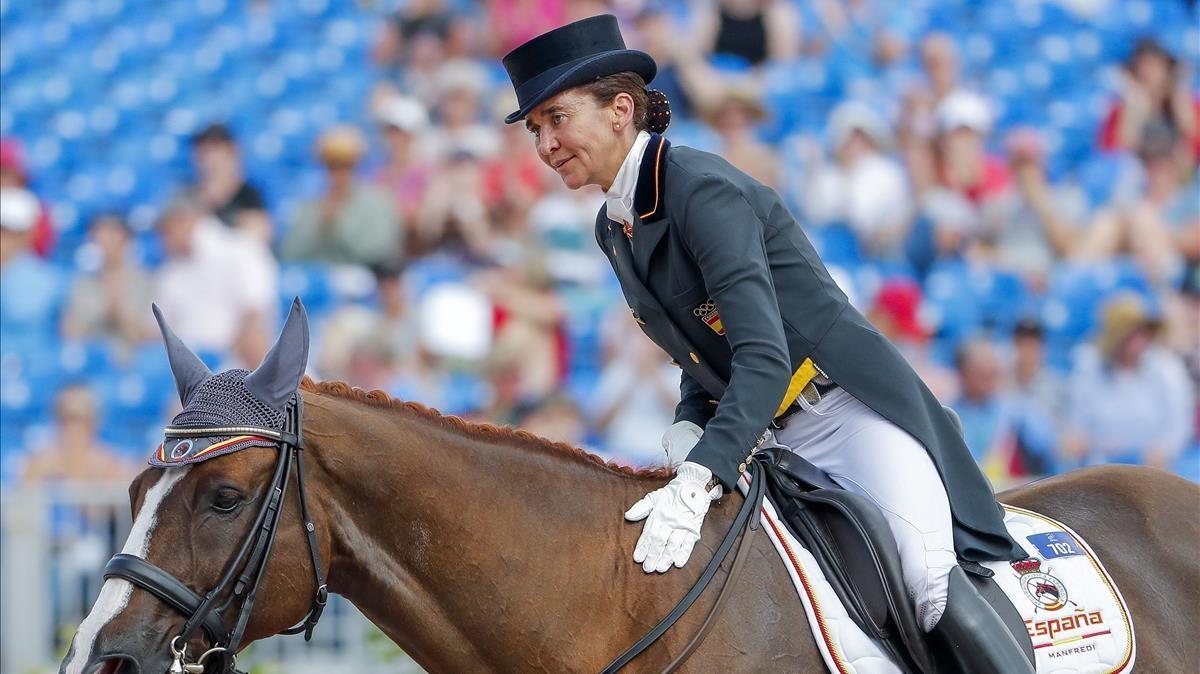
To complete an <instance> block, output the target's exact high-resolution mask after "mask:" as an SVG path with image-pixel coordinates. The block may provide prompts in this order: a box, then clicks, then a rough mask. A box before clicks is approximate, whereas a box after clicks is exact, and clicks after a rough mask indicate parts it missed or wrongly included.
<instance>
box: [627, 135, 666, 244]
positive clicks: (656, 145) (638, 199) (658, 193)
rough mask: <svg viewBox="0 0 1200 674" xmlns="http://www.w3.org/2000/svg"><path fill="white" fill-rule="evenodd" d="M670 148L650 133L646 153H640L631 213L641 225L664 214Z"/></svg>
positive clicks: (658, 136)
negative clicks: (640, 161)
mask: <svg viewBox="0 0 1200 674" xmlns="http://www.w3.org/2000/svg"><path fill="white" fill-rule="evenodd" d="M670 147H671V143H670V142H669V141H667V139H666V138H663V137H662V136H660V135H658V134H657V133H652V134H650V142H649V143H647V144H646V151H645V152H643V153H642V165H641V169H640V170H639V171H638V181H637V188H636V189H635V190H634V193H633V212H634V213H637V215H638V217H639V218H641V220H642V222H643V223H651V222H654V221H656V220H660V219H662V217H663V216H664V215H665V214H666V211H665V208H664V204H663V200H664V199H665V198H666V194H665V190H666V182H665V178H666V172H667V150H668V149H669V148H670Z"/></svg>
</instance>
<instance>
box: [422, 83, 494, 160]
mask: <svg viewBox="0 0 1200 674" xmlns="http://www.w3.org/2000/svg"><path fill="white" fill-rule="evenodd" d="M435 78H436V81H437V87H438V88H437V101H436V104H435V106H434V116H435V118H436V120H437V124H436V125H434V126H432V127H430V128H429V130H428V131H427V132H426V133H425V134H424V135H423V137H422V138H421V141H422V150H423V152H424V154H425V155H426V156H429V157H432V158H434V159H445V158H446V157H449V156H450V154H452V153H453V152H455V151H456V150H458V149H459V148H462V147H470V148H471V149H472V151H473V152H475V153H476V154H478V155H479V156H480V157H481V158H487V157H491V156H493V155H495V154H496V152H497V151H498V150H499V143H500V137H499V134H498V133H497V131H496V128H495V125H494V124H485V123H483V122H481V121H480V118H479V113H480V109H479V100H480V97H481V96H482V95H483V94H484V93H485V92H486V89H487V72H486V71H485V70H484V69H483V66H481V65H480V64H479V63H477V62H474V61H468V60H458V61H447V62H445V63H443V64H442V65H441V67H439V68H438V70H437V73H436V75H435Z"/></svg>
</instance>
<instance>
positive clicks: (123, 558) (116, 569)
mask: <svg viewBox="0 0 1200 674" xmlns="http://www.w3.org/2000/svg"><path fill="white" fill-rule="evenodd" d="M303 405H304V404H303V400H302V399H301V397H300V393H299V392H297V393H296V394H295V395H293V397H292V399H291V400H290V401H289V403H288V406H287V410H286V414H285V421H284V429H283V430H282V431H280V430H278V429H271V428H259V427H251V426H238V427H217V428H213V427H204V428H194V427H189V428H181V427H168V428H167V429H166V430H165V435H166V437H167V438H168V439H170V438H188V437H192V438H194V437H209V436H221V435H231V434H234V435H236V434H253V435H261V436H264V437H269V438H272V439H275V440H277V441H278V443H279V457H278V459H277V461H276V463H275V470H274V473H273V475H272V477H271V481H270V483H269V484H268V485H267V491H266V493H265V494H264V496H265V498H264V499H263V504H262V507H261V508H260V509H259V511H258V514H257V515H256V516H255V520H254V525H253V526H252V527H251V529H250V531H249V533H248V534H247V535H246V537H245V538H244V539H243V540H242V543H241V545H240V546H239V547H238V550H237V552H236V553H235V554H234V556H233V558H232V559H231V560H230V561H229V562H228V564H227V566H226V567H225V570H224V571H223V573H222V574H221V578H220V580H219V581H218V582H217V584H216V586H215V587H214V588H213V589H212V590H210V591H209V592H208V593H207V594H205V595H204V596H203V597H201V596H200V595H198V594H196V593H195V592H193V591H192V590H191V589H190V588H189V587H188V586H187V585H186V584H184V583H183V582H182V581H180V580H179V579H178V578H176V577H175V576H173V575H171V574H170V573H168V572H166V571H164V570H162V569H160V568H159V567H157V566H155V565H154V564H151V563H150V562H148V561H146V560H144V559H141V558H140V557H136V556H134V555H127V554H118V555H115V556H114V557H113V558H112V559H111V560H110V561H109V562H108V564H107V565H106V566H105V567H104V577H105V578H121V579H124V580H127V581H129V582H131V583H133V584H135V585H137V586H138V587H141V588H143V589H145V590H147V591H148V592H150V593H151V594H153V595H154V596H156V597H158V598H159V599H160V600H162V601H163V602H165V603H166V604H168V605H169V606H171V607H172V608H174V609H175V610H176V611H179V612H180V613H181V614H183V615H185V616H187V617H188V619H187V622H186V623H184V626H183V629H182V630H181V632H180V633H179V635H178V636H177V637H175V639H173V640H172V642H171V643H172V648H173V649H174V643H175V641H179V642H181V643H182V644H184V645H185V646H186V644H187V642H188V639H190V638H191V636H192V635H194V634H195V633H196V630H198V629H202V630H203V631H204V633H205V634H206V635H207V636H208V638H209V640H210V641H211V642H212V643H211V645H212V646H219V647H222V648H223V649H224V651H225V653H226V654H227V655H228V656H229V657H228V658H227V659H226V662H225V671H234V670H233V656H234V654H236V653H237V650H238V648H239V647H240V646H241V641H242V637H243V636H244V635H245V632H246V625H247V623H248V622H249V620H250V615H251V613H252V611H253V609H254V600H255V598H256V596H257V593H258V588H259V585H260V584H261V583H262V579H263V576H264V575H265V572H266V568H267V560H268V559H269V558H270V555H271V548H272V546H273V545H274V543H275V536H276V534H277V533H278V532H279V521H280V517H281V515H282V513H283V504H284V497H285V495H286V494H287V486H288V483H289V481H290V480H289V478H290V476H291V472H292V466H293V464H295V468H296V487H297V490H298V494H299V498H300V516H301V518H302V520H303V522H304V528H305V532H306V534H307V539H308V550H309V555H310V557H311V559H312V565H313V571H314V576H315V579H316V588H317V589H316V592H315V594H314V596H313V601H312V605H311V607H310V608H309V611H308V615H307V616H305V618H304V619H303V620H302V621H300V623H298V624H297V625H296V626H294V627H290V628H288V629H285V630H283V631H282V632H279V634H299V633H301V632H303V633H304V639H305V641H308V640H309V639H311V638H312V632H313V629H314V628H315V627H316V626H317V622H318V621H319V620H320V619H321V614H322V612H324V610H325V604H326V603H327V601H328V598H329V591H328V588H327V586H326V584H325V575H324V571H323V570H322V568H321V553H320V549H319V548H318V545H317V537H316V527H315V526H314V525H313V522H312V517H311V515H310V513H309V509H308V499H307V494H306V492H305V488H304V470H303V464H302V461H301V450H302V449H303V446H304V445H303V437H302V435H301V425H302V418H303ZM225 595H228V597H227V598H226V599H225V601H224V603H223V604H221V605H220V606H218V605H217V601H218V600H220V599H221V597H223V596H225ZM238 598H240V599H241V601H240V602H239V603H238V606H237V607H236V608H237V612H238V617H237V623H236V624H235V625H234V627H233V629H228V628H227V627H226V625H225V620H224V616H225V615H227V614H228V613H229V612H230V611H229V609H230V606H231V605H232V604H234V603H235V602H237V600H238ZM177 657H178V654H177Z"/></svg>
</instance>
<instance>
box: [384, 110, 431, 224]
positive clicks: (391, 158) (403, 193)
mask: <svg viewBox="0 0 1200 674" xmlns="http://www.w3.org/2000/svg"><path fill="white" fill-rule="evenodd" d="M375 119H376V121H377V122H379V128H380V130H381V132H382V135H383V142H384V148H385V150H386V152H385V155H384V160H383V162H384V163H383V164H382V165H381V166H380V167H379V168H378V169H376V171H375V175H374V177H373V179H372V181H373V182H374V183H375V184H376V185H378V186H379V187H381V188H382V189H384V190H386V191H388V192H390V193H391V195H392V200H393V202H394V203H395V206H396V212H397V213H398V214H399V215H400V217H401V219H402V220H403V221H404V222H412V220H413V218H415V217H416V215H417V209H418V208H419V207H420V205H421V198H422V196H423V195H424V194H425V188H426V187H427V186H428V185H429V181H430V179H431V178H432V176H433V172H434V166H433V164H432V163H431V162H429V161H428V160H427V159H426V158H425V157H423V156H421V154H420V152H419V149H418V147H417V145H418V142H419V141H420V139H421V135H422V134H423V133H425V131H426V130H427V129H428V128H429V113H428V111H426V109H425V106H424V105H422V104H421V102H420V101H418V100H417V99H415V98H411V97H409V96H403V95H400V94H394V95H389V96H387V97H386V98H384V99H383V100H382V101H380V102H379V104H378V105H377V106H376V108H375Z"/></svg>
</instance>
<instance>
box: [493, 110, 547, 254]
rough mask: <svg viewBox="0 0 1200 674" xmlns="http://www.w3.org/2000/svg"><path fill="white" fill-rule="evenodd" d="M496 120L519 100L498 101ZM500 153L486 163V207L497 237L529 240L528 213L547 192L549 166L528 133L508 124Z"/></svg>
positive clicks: (495, 112) (501, 138)
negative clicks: (540, 157)
mask: <svg viewBox="0 0 1200 674" xmlns="http://www.w3.org/2000/svg"><path fill="white" fill-rule="evenodd" d="M497 99H498V100H497V102H496V104H495V105H494V106H493V116H494V117H495V118H497V119H499V118H502V117H503V116H504V115H506V114H508V111H509V110H511V109H512V105H513V104H514V103H515V102H516V98H515V97H513V96H511V95H509V96H499V97H497ZM499 142H500V150H499V152H497V153H495V154H494V155H493V156H491V157H490V158H487V159H485V160H484V161H483V166H482V171H483V175H482V176H481V178H482V180H483V185H482V188H483V194H482V197H483V203H484V205H485V206H486V207H487V210H488V218H489V220H490V221H491V222H492V228H493V230H494V231H495V232H496V234H497V236H499V237H503V238H508V239H510V240H520V239H523V238H525V237H526V235H527V233H528V229H529V213H530V210H531V209H532V208H533V206H534V204H535V203H536V202H537V200H538V198H539V197H541V195H542V193H543V192H544V191H545V190H546V186H547V181H546V177H547V175H548V174H547V171H546V166H545V165H544V164H542V162H541V160H539V159H538V156H537V152H536V151H535V150H534V149H533V148H532V147H530V146H529V132H528V131H526V130H525V129H523V128H521V127H520V126H515V125H511V124H506V125H504V127H503V128H502V129H501V130H500V137H499Z"/></svg>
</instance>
